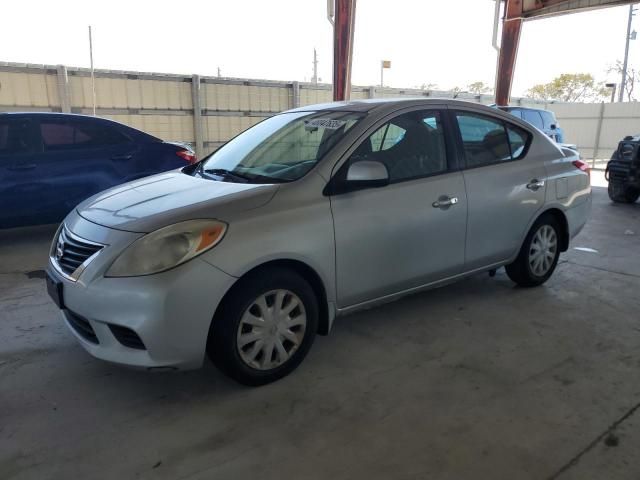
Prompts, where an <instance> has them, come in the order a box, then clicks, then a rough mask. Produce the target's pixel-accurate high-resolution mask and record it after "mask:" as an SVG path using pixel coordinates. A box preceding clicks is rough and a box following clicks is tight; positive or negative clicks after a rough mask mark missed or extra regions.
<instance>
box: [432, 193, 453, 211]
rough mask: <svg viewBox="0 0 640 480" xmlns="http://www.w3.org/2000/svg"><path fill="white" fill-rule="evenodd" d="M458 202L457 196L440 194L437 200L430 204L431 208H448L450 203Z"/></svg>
mask: <svg viewBox="0 0 640 480" xmlns="http://www.w3.org/2000/svg"><path fill="white" fill-rule="evenodd" d="M456 203H458V197H449V196H448V195H441V196H440V197H439V198H438V200H436V201H435V202H433V203H432V204H431V206H432V207H433V208H443V209H444V208H449V207H450V206H452V205H455V204H456Z"/></svg>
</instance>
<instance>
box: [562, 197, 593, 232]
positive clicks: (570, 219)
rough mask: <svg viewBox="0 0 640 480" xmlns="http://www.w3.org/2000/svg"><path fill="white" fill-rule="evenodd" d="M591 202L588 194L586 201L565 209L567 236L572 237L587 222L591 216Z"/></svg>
mask: <svg viewBox="0 0 640 480" xmlns="http://www.w3.org/2000/svg"><path fill="white" fill-rule="evenodd" d="M591 204H592V198H591V194H589V195H588V196H587V199H586V201H583V202H581V203H579V204H578V205H576V206H574V207H572V208H569V209H567V210H566V212H565V213H566V216H567V224H568V226H569V238H571V239H573V238H574V237H575V236H576V235H578V234H579V233H580V232H581V231H582V229H583V228H584V226H585V225H586V224H587V220H589V217H590V216H591Z"/></svg>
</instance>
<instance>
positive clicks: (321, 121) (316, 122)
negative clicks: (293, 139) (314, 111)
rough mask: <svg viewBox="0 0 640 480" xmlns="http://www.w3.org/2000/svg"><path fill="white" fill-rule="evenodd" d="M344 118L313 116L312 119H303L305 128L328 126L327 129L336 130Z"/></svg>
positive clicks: (341, 124)
mask: <svg viewBox="0 0 640 480" xmlns="http://www.w3.org/2000/svg"><path fill="white" fill-rule="evenodd" d="M345 123H347V122H346V121H345V120H332V119H330V118H314V119H313V120H305V122H304V126H305V128H328V129H329V130H337V129H339V128H340V127H342V126H343V125H344V124H345Z"/></svg>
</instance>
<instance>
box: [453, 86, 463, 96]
mask: <svg viewBox="0 0 640 480" xmlns="http://www.w3.org/2000/svg"><path fill="white" fill-rule="evenodd" d="M463 91H464V90H462V89H461V88H460V87H453V88H452V89H451V94H452V95H453V98H458V96H459V95H460V94H461V93H462V92H463Z"/></svg>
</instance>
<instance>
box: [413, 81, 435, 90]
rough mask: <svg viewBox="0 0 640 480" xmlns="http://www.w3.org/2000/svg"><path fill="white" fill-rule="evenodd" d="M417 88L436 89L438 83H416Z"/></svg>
mask: <svg viewBox="0 0 640 480" xmlns="http://www.w3.org/2000/svg"><path fill="white" fill-rule="evenodd" d="M418 88H419V89H420V90H436V89H437V88H438V84H437V83H423V84H421V85H418Z"/></svg>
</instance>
